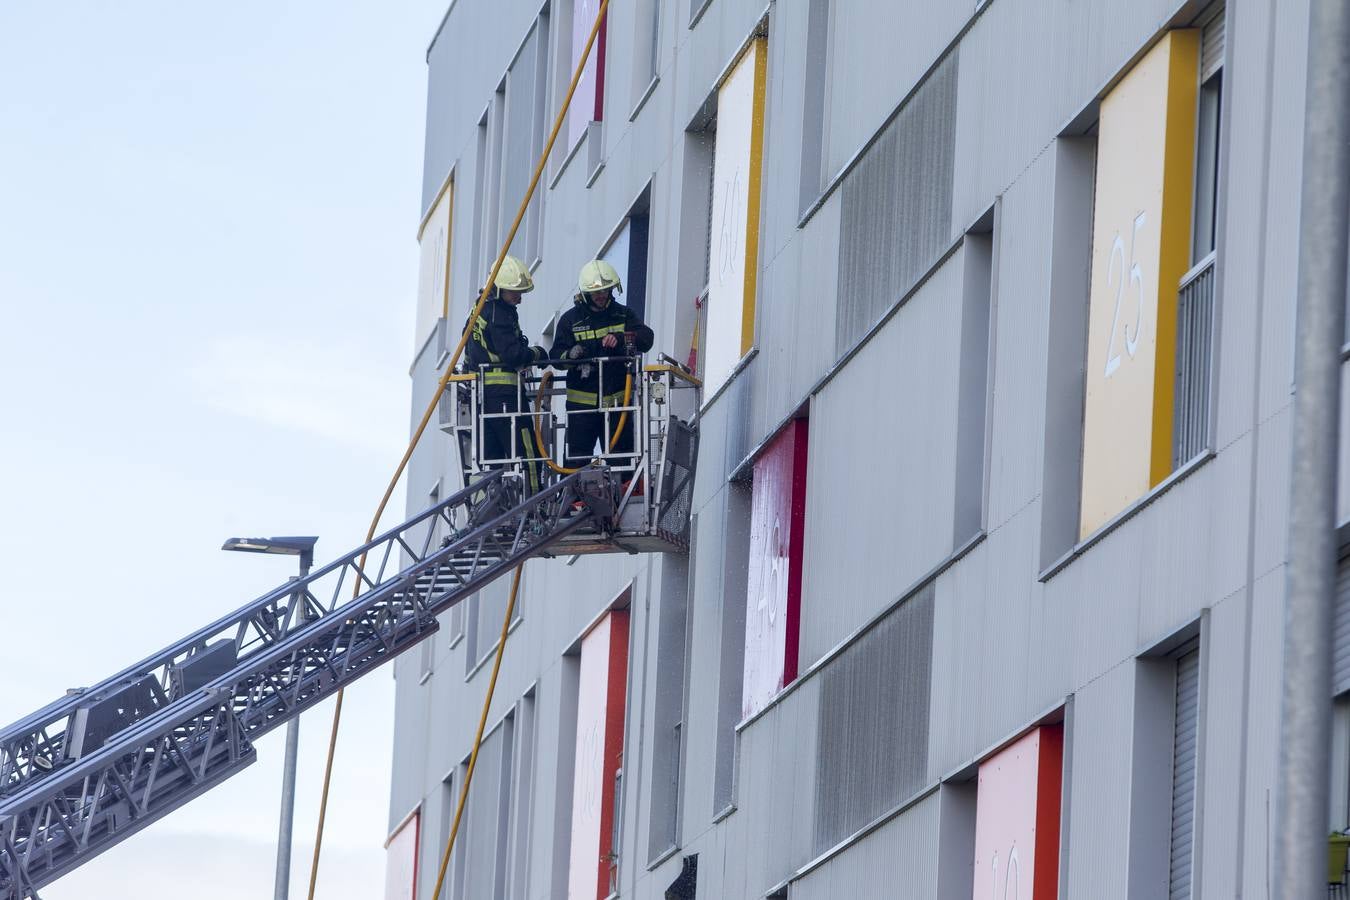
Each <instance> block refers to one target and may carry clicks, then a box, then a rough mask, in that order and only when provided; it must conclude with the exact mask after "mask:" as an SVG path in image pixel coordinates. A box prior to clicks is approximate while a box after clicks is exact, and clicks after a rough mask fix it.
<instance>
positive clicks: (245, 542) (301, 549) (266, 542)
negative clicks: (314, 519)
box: [220, 536, 319, 900]
mask: <svg viewBox="0 0 1350 900" xmlns="http://www.w3.org/2000/svg"><path fill="white" fill-rule="evenodd" d="M318 540H319V539H318V538H317V537H303V536H291V537H270V538H237V537H236V538H230V539H229V540H228V541H226V542H225V543H224V544H222V545H221V547H220V549H222V550H237V551H239V552H240V553H273V554H280V555H283V556H298V557H300V578H301V579H303V578H304V577H305V576H306V575H308V574H309V567H310V566H312V565H313V564H314V545H315V543H317V542H318ZM300 596H301V594H300V593H298V592H297V593H296V595H295V599H292V600H291V604H292V610H291V613H292V616H293V617H294V615H295V614H296V610H295V609H294V605H295V604H296V603H297V602H298V598H299V597H300ZM299 751H300V719H299V717H298V716H297V717H295V718H292V719H291V720H290V721H289V722H287V723H286V768H285V771H284V773H283V774H282V776H281V824H280V826H279V828H278V833H277V879H276V888H275V890H274V896H275V898H276V900H286V898H287V895H288V894H289V893H290V887H291V832H292V826H293V825H294V822H295V766H296V757H297V755H298V754H299Z"/></svg>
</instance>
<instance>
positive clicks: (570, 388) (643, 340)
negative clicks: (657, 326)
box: [553, 259, 655, 466]
mask: <svg viewBox="0 0 1350 900" xmlns="http://www.w3.org/2000/svg"><path fill="white" fill-rule="evenodd" d="M577 287H578V289H579V290H578V292H577V295H576V297H575V298H574V299H573V304H572V308H571V309H569V310H568V311H567V312H565V313H563V315H562V317H561V318H560V319H559V320H558V326H557V328H556V329H555V330H554V338H553V358H554V359H567V360H569V361H570V362H568V363H567V368H568V372H567V460H568V465H573V466H576V465H582V464H584V463H586V462H587V461H589V460H590V459H591V458H592V457H594V456H595V455H596V453H595V448H596V445H597V444H603V446H601V447H600V453H601V454H605V453H609V452H611V449H610V447H609V446H608V445H609V442H610V440H611V439H612V438H613V436H612V435H607V434H606V433H605V421H604V420H605V417H604V415H603V414H602V411H603V410H604V409H605V408H607V407H613V406H619V405H621V404H622V403H623V393H624V381H625V378H626V376H627V375H628V374H629V373H631V372H632V371H633V366H632V363H631V362H630V361H629V359H627V357H633V356H636V355H637V354H638V353H646V352H647V351H648V350H650V349H652V343H653V342H654V340H655V338H654V336H653V335H652V330H651V329H650V328H648V327H647V326H646V325H645V324H643V322H642V319H641V317H639V316H638V314H637V313H635V312H633V311H632V310H631V309H629V308H628V307H626V306H624V305H623V304H622V303H619V302H618V301H617V300H615V299H614V294H615V293H616V292H618V293H622V292H623V284H622V283H620V281H619V273H618V272H616V271H614V267H613V266H611V265H610V264H609V263H607V262H605V261H604V260H603V259H593V260H591V261H590V262H588V263H586V265H584V266H582V267H581V274H580V276H579V277H578V279H577ZM613 357H622V358H619V359H614V358H613ZM600 358H608V359H605V360H604V361H601V359H600ZM609 424H610V427H611V428H614V427H617V425H618V416H611V417H610V423H609ZM612 452H614V453H632V452H633V419H632V417H631V416H630V417H628V418H627V419H626V420H625V421H624V426H623V431H622V432H621V433H620V434H619V436H618V439H617V440H615V441H614V446H613V450H612Z"/></svg>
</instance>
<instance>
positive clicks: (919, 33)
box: [794, 0, 974, 178]
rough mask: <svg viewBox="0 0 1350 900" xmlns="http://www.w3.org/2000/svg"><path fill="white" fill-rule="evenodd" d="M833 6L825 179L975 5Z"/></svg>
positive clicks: (890, 1)
mask: <svg viewBox="0 0 1350 900" xmlns="http://www.w3.org/2000/svg"><path fill="white" fill-rule="evenodd" d="M794 5H798V6H801V7H802V8H803V9H804V8H805V6H806V4H805V3H802V4H794ZM830 6H831V10H830V16H831V19H832V21H831V23H830V50H829V54H830V55H829V59H830V63H829V64H830V71H829V73H828V78H827V80H826V85H827V87H826V91H827V95H826V101H825V103H826V122H827V127H826V132H825V135H826V136H825V140H826V146H825V148H824V149H825V171H826V177H827V178H828V177H832V176H833V175H834V174H835V173H837V172H839V171H840V169H842V168H843V167H844V165H845V164H846V163H847V162H848V161H849V160H850V159H851V158H852V157H853V155H854V154H855V153H856V152H857V151H858V150H859V149H860V148H861V147H862V146H863V144H864V143H865V142H866V141H867V139H868V138H869V137H871V136H872V135H873V134H874V133H875V132H876V130H877V128H879V127H880V126H881V123H882V122H884V121H885V120H886V117H887V116H888V115H890V113H891V111H892V110H894V109H895V108H896V106H898V105H899V104H900V101H901V100H903V99H904V97H905V95H906V94H908V93H909V91H910V90H911V89H912V88H913V87H914V84H915V83H916V82H917V81H918V80H919V79H920V78H921V77H922V76H923V73H924V72H925V71H926V70H927V69H928V67H929V66H930V65H932V63H933V61H934V60H936V59H937V58H938V55H939V54H940V53H941V52H942V50H943V48H944V47H946V46H947V44H948V43H949V42H950V41H951V39H952V38H953V37H955V36H956V33H957V31H959V30H960V28H961V27H962V26H963V25H964V24H965V22H966V19H967V17H968V16H969V15H970V13H971V12H972V11H973V10H974V4H973V3H972V4H969V5H966V4H961V3H906V4H904V5H903V8H897V6H896V4H895V3H894V0H832V2H831V4H830ZM889 23H893V24H889ZM888 26H889V27H888ZM798 58H799V59H800V58H801V57H798Z"/></svg>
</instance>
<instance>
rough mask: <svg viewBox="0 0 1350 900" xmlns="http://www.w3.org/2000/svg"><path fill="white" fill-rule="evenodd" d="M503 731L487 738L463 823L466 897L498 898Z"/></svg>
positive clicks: (484, 739) (481, 752)
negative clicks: (498, 835) (497, 872)
mask: <svg viewBox="0 0 1350 900" xmlns="http://www.w3.org/2000/svg"><path fill="white" fill-rule="evenodd" d="M501 760H502V729H501V728H498V729H496V730H495V731H493V732H492V733H491V734H490V735H488V736H487V737H485V738H483V746H482V748H481V749H480V750H479V751H478V763H477V765H476V766H475V771H474V773H473V786H472V788H471V789H470V790H469V799H468V809H467V810H466V814H465V816H464V821H463V822H461V823H460V834H461V835H462V836H463V838H464V843H463V845H462V850H461V849H457V850H456V851H455V852H457V853H459V852H463V853H464V854H466V857H465V859H466V862H467V865H466V867H465V869H466V873H465V878H464V896H465V897H466V898H467V897H495V896H496V855H497V826H498V822H497V819H498V813H499V811H500V806H501V794H500V791H501V774H502V772H501Z"/></svg>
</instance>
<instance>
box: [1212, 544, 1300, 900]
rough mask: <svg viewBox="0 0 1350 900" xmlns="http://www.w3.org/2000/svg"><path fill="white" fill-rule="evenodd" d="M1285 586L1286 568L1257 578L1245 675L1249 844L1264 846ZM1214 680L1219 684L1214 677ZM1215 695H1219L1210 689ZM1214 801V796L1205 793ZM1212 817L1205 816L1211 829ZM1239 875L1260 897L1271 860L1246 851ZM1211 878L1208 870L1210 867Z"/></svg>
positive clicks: (1274, 763) (1275, 756) (1248, 892)
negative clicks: (1250, 646) (1248, 692)
mask: <svg viewBox="0 0 1350 900" xmlns="http://www.w3.org/2000/svg"><path fill="white" fill-rule="evenodd" d="M1284 584H1285V573H1284V569H1283V567H1281V568H1279V569H1276V570H1274V571H1272V572H1270V573H1268V574H1266V575H1264V576H1259V577H1258V578H1257V579H1256V584H1255V590H1253V591H1252V623H1251V629H1252V653H1251V661H1250V663H1249V666H1248V669H1247V673H1246V676H1245V677H1246V678H1247V679H1248V682H1247V686H1248V689H1249V691H1250V694H1249V695H1248V713H1247V732H1246V734H1245V735H1243V743H1244V744H1245V746H1246V748H1247V758H1246V762H1247V771H1246V773H1245V775H1246V799H1247V810H1246V822H1245V825H1246V834H1245V835H1244V840H1245V841H1246V846H1247V847H1248V848H1252V847H1265V846H1267V844H1266V841H1267V840H1268V831H1267V828H1268V827H1269V826H1268V825H1267V823H1266V818H1265V815H1266V798H1267V797H1274V795H1275V772H1276V771H1277V768H1278V762H1279V749H1280V748H1279V741H1280V682H1281V678H1280V675H1281V671H1280V660H1281V658H1282V656H1283V654H1284ZM1210 683H1211V684H1213V683H1216V682H1214V681H1213V680H1211V682H1210ZM1210 693H1211V694H1213V693H1216V692H1215V691H1211V692H1210ZM1206 746H1207V747H1209V748H1213V750H1212V751H1211V753H1210V757H1211V758H1212V757H1213V755H1214V754H1215V753H1218V752H1222V747H1221V745H1216V744H1215V743H1214V742H1213V741H1212V740H1210V739H1209V738H1208V736H1206ZM1205 802H1206V803H1208V802H1209V794H1208V792H1206V794H1205ZM1210 821H1211V817H1210V815H1209V813H1208V812H1206V815H1205V822H1206V828H1208V824H1209V822H1210ZM1243 861H1244V863H1245V865H1244V866H1243V867H1242V871H1241V873H1240V877H1241V878H1242V880H1243V883H1242V885H1241V887H1240V893H1241V895H1242V896H1244V897H1245V896H1256V895H1259V892H1260V891H1262V890H1264V889H1265V886H1266V885H1267V884H1268V883H1269V879H1270V871H1269V865H1268V863H1269V859H1268V858H1267V856H1266V854H1264V853H1246V854H1244V860H1243ZM1205 875H1206V878H1208V875H1209V870H1208V869H1205Z"/></svg>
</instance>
